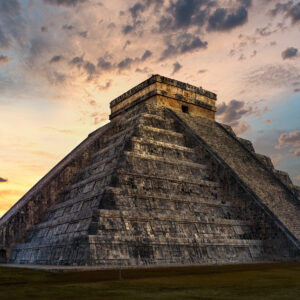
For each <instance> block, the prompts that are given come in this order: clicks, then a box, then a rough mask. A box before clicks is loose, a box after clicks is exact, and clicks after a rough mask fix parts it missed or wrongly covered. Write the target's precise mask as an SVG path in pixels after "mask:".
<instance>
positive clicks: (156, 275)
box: [0, 263, 300, 300]
mask: <svg viewBox="0 0 300 300" xmlns="http://www.w3.org/2000/svg"><path fill="white" fill-rule="evenodd" d="M121 275H122V279H121V280H120V274H119V271H118V270H103V271H85V272H63V273H48V272H44V271H35V270H28V269H17V268H16V269H14V268H4V267H1V268H0V299H1V300H5V299H13V300H15V299H51V300H53V299H63V300H69V299H71V300H73V299H85V300H90V299H97V300H98V299H112V300H113V299H172V300H175V299H207V300H208V299H239V300H240V299H264V300H267V299H278V300H279V299H280V300H282V299H300V263H276V264H252V265H248V264H247V265H225V266H192V267H171V268H165V267H163V268H149V269H127V270H122V274H121Z"/></svg>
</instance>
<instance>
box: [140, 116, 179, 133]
mask: <svg viewBox="0 0 300 300" xmlns="http://www.w3.org/2000/svg"><path fill="white" fill-rule="evenodd" d="M139 124H141V125H144V126H145V125H146V126H151V127H156V128H160V129H166V130H174V129H175V121H174V120H173V119H170V118H164V117H161V116H158V115H152V114H148V113H144V114H142V118H141V119H140V123H139Z"/></svg>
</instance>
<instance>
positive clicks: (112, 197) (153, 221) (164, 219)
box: [0, 77, 300, 265]
mask: <svg viewBox="0 0 300 300" xmlns="http://www.w3.org/2000/svg"><path fill="white" fill-rule="evenodd" d="M160 78H162V79H161V83H163V84H166V83H168V80H167V79H165V78H164V77H160ZM150 83H151V82H150ZM152 83H153V82H152ZM152 83H151V84H152ZM171 83H174V81H171ZM176 84H177V83H176V82H175V84H173V85H172V88H174V87H176V88H181V89H186V90H188V91H189V92H191V93H195V92H197V93H199V92H201V93H202V92H203V91H202V90H198V89H197V88H192V87H191V86H189V85H186V86H184V85H182V84H181V83H178V86H176ZM148 87H149V84H144V85H143V84H142V86H138V87H137V88H136V89H133V90H131V91H129V92H128V93H127V94H125V96H123V95H122V96H121V97H119V98H117V101H115V102H114V103H113V105H119V104H121V103H122V101H126V99H128V98H130V97H132V96H134V95H135V93H136V92H141V91H142V90H143V88H148ZM203 96H210V97H212V98H214V97H213V94H209V92H203ZM175 100H176V101H179V102H178V103H179V104H180V105H181V103H182V102H181V101H182V99H181V100H180V99H179V100H178V99H175ZM132 101H135V99H132ZM130 103H131V102H130V101H129V102H127V103H126V105H129V104H130ZM179 104H178V105H179ZM175 111H176V112H174V111H173V110H171V109H169V105H166V107H164V106H163V105H161V104H158V103H152V102H147V101H146V102H140V103H138V104H135V105H133V106H131V107H130V109H125V110H122V112H121V113H120V114H119V115H118V117H116V118H114V119H113V120H112V121H111V122H110V123H109V124H108V125H106V126H104V127H102V128H100V129H98V130H96V131H95V132H93V133H92V134H90V135H89V137H88V138H87V139H86V140H85V141H84V142H83V143H82V144H80V145H79V146H78V147H77V148H76V149H75V150H74V151H73V152H71V153H70V154H69V155H68V156H67V157H66V158H65V159H64V160H63V161H61V162H60V163H59V164H58V165H57V166H56V167H55V168H54V169H53V170H51V171H50V172H49V174H47V175H46V176H45V177H44V178H43V179H42V180H41V181H40V182H39V183H38V184H37V185H36V186H35V187H33V189H32V190H30V191H29V192H28V193H27V194H26V195H25V196H24V197H23V198H22V199H21V200H20V201H19V202H18V203H17V204H16V205H15V206H14V207H13V208H12V209H11V210H10V211H9V212H8V213H7V214H6V215H5V216H4V217H3V218H2V219H1V220H0V260H1V259H2V260H3V257H5V256H7V257H8V260H9V261H10V262H13V263H29V264H49V265H138V264H166V263H176V264H178V263H183V264H189V263H224V262H253V261H272V260H297V259H300V247H299V238H300V236H299V234H300V226H299V224H300V223H299V219H300V218H299V216H300V213H299V203H300V201H299V199H298V196H297V193H298V189H297V188H296V187H295V186H293V185H292V184H291V182H290V181H289V178H288V177H287V175H286V174H283V173H281V172H278V171H276V170H275V169H274V167H273V165H272V164H271V163H270V160H269V159H268V158H267V157H264V156H261V155H257V154H256V153H255V152H254V149H253V146H252V144H251V142H249V141H246V140H243V139H239V138H237V137H236V136H235V134H234V133H233V132H232V130H231V128H230V127H228V126H224V125H221V124H218V123H216V122H214V121H211V120H208V119H205V118H202V117H200V116H195V115H190V114H187V113H181V112H179V111H178V110H175ZM1 251H2V252H1ZM3 251H4V252H3Z"/></svg>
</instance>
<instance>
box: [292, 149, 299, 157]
mask: <svg viewBox="0 0 300 300" xmlns="http://www.w3.org/2000/svg"><path fill="white" fill-rule="evenodd" d="M293 153H294V156H296V157H300V148H298V149H295V150H294V151H293Z"/></svg>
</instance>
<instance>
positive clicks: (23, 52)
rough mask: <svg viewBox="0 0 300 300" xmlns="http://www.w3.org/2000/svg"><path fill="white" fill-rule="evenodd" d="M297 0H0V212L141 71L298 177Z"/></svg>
mask: <svg viewBox="0 0 300 300" xmlns="http://www.w3.org/2000/svg"><path fill="white" fill-rule="evenodd" d="M299 33H300V2H299V1H295V0H294V1H293V0H287V1H286V0H283V1H279V0H274V1H273V0H264V1H262V0H252V1H251V0H224V1H223V0H221V1H214V0H134V1H131V0H128V1H121V0H110V1H108V0H102V1H98V0H0V216H1V215H2V214H4V213H5V212H6V211H7V210H8V209H9V208H10V207H11V206H12V205H13V204H14V203H15V202H16V201H17V200H18V199H19V198H20V197H21V196H22V195H23V194H24V193H26V191H28V190H29V189H30V188H31V187H32V186H33V185H34V184H35V183H36V182H37V181H38V180H39V179H41V178H42V177H43V176H44V175H45V174H46V173H47V172H48V171H49V170H50V169H51V168H52V167H53V166H54V165H56V164H57V163H58V162H59V161H60V160H61V159H62V158H63V157H64V156H66V154H68V153H69V152H70V151H71V150H72V149H73V148H74V147H75V146H76V145H77V144H79V143H80V142H81V141H82V140H83V139H84V138H86V137H87V135H88V134H89V133H90V132H91V131H93V130H95V129H97V128H99V127H101V126H102V125H104V124H105V123H107V122H108V115H109V113H110V109H109V102H110V101H111V100H113V99H114V98H115V97H117V96H119V95H120V94H121V93H123V92H125V91H127V90H128V89H130V88H132V87H133V86H135V85H137V84H139V83H140V82H141V81H143V80H145V79H147V78H148V77H150V76H151V75H152V74H161V75H163V76H167V77H172V78H174V79H177V80H180V81H184V82H188V83H190V84H193V85H196V86H201V87H203V88H204V89H207V90H209V91H212V92H215V93H216V94H217V95H218V100H217V108H218V112H217V120H218V121H219V122H223V123H226V124H229V125H231V126H232V127H233V129H234V130H235V132H236V133H237V135H239V136H241V137H243V138H247V139H250V140H251V141H252V142H253V145H254V148H255V150H256V152H258V153H261V154H265V155H268V156H270V157H271V159H272V161H273V163H274V165H275V166H276V168H277V169H279V170H283V171H287V172H289V174H290V176H291V178H292V180H293V182H294V183H295V184H297V185H300V38H299Z"/></svg>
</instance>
